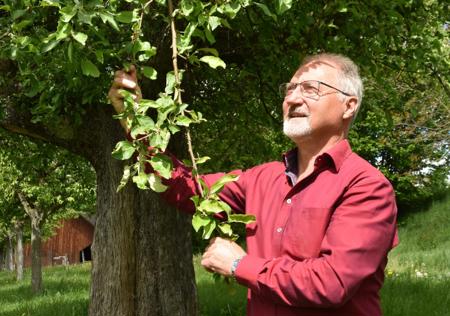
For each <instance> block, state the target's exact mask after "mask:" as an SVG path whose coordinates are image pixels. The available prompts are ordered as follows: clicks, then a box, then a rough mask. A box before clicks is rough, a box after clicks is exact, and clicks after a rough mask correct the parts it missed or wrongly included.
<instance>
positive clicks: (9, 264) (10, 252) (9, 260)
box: [6, 235, 14, 271]
mask: <svg viewBox="0 0 450 316" xmlns="http://www.w3.org/2000/svg"><path fill="white" fill-rule="evenodd" d="M6 269H7V270H9V271H14V248H13V242H12V236H10V235H8V243H7V244H6Z"/></svg>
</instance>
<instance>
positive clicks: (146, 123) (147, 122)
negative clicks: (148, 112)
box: [136, 115, 155, 131]
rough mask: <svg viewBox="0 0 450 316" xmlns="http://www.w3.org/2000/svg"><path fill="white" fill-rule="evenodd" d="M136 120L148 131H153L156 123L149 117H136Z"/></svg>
mask: <svg viewBox="0 0 450 316" xmlns="http://www.w3.org/2000/svg"><path fill="white" fill-rule="evenodd" d="M136 120H137V122H138V124H139V125H140V126H141V127H143V128H144V129H145V130H146V131H151V130H152V129H153V128H154V127H155V122H154V121H153V119H152V118H151V117H149V116H144V115H138V116H136Z"/></svg>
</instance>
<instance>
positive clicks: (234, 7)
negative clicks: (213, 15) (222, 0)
mask: <svg viewBox="0 0 450 316" xmlns="http://www.w3.org/2000/svg"><path fill="white" fill-rule="evenodd" d="M240 9H241V5H240V4H239V3H238V2H234V3H233V2H232V3H226V4H225V5H222V6H220V7H219V8H218V9H217V11H219V12H220V13H224V14H226V15H228V17H229V18H230V19H234V18H235V17H236V14H237V13H238V12H239V10H240Z"/></svg>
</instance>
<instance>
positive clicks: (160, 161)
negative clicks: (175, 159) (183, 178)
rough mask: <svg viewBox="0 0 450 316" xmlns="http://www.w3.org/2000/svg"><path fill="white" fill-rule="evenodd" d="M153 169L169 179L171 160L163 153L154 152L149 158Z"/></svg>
mask: <svg viewBox="0 0 450 316" xmlns="http://www.w3.org/2000/svg"><path fill="white" fill-rule="evenodd" d="M150 164H151V165H152V167H153V169H155V170H156V171H158V173H159V174H160V175H161V177H163V178H165V179H170V177H171V176H172V160H171V159H170V158H169V157H167V156H166V155H163V154H156V155H155V156H153V157H152V159H151V160H150Z"/></svg>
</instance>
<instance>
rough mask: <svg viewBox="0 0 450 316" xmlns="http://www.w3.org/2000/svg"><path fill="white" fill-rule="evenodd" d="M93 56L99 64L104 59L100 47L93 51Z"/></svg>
mask: <svg viewBox="0 0 450 316" xmlns="http://www.w3.org/2000/svg"><path fill="white" fill-rule="evenodd" d="M95 57H96V58H97V61H98V62H99V63H101V64H103V62H104V61H105V60H104V58H103V50H101V49H97V50H96V51H95Z"/></svg>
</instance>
